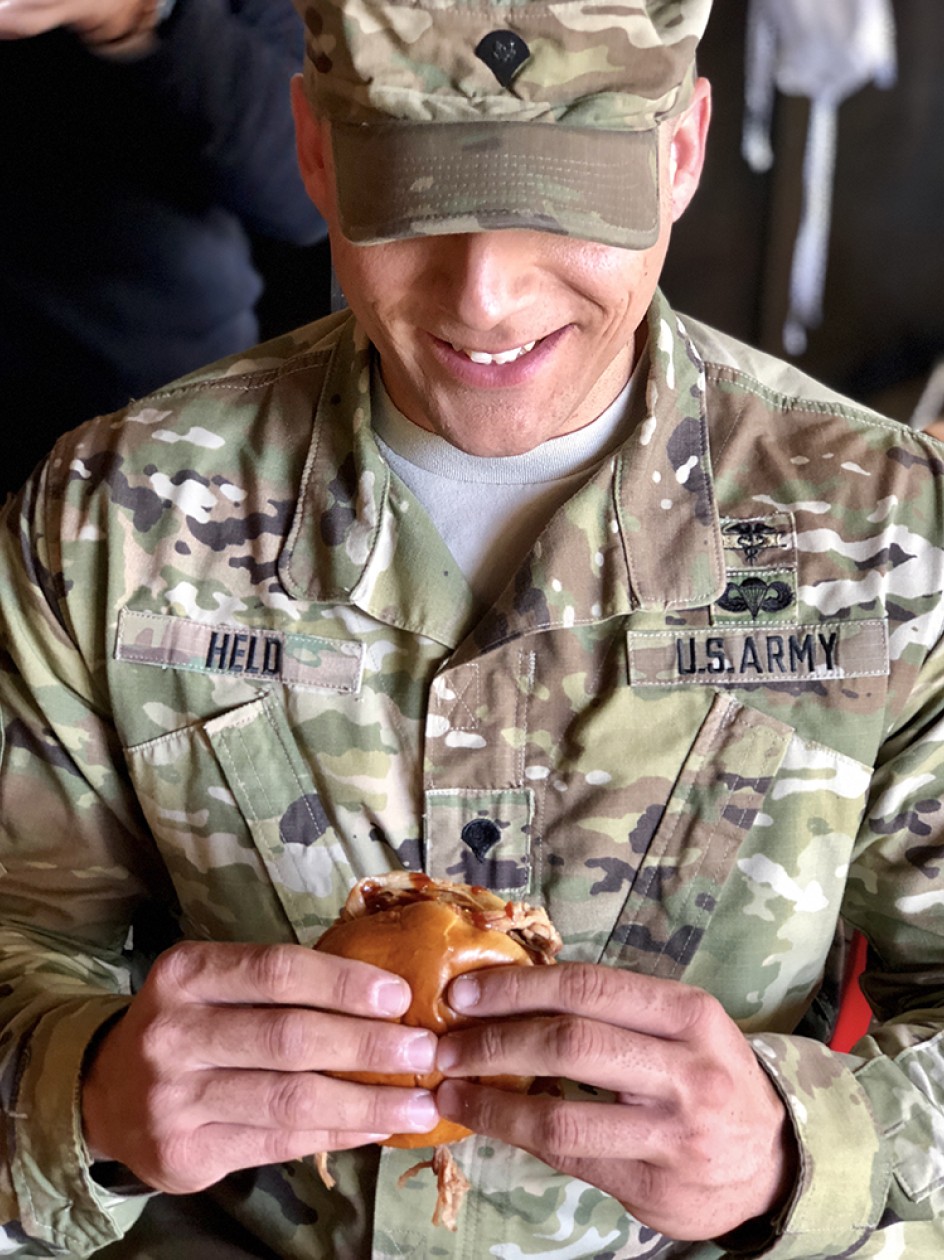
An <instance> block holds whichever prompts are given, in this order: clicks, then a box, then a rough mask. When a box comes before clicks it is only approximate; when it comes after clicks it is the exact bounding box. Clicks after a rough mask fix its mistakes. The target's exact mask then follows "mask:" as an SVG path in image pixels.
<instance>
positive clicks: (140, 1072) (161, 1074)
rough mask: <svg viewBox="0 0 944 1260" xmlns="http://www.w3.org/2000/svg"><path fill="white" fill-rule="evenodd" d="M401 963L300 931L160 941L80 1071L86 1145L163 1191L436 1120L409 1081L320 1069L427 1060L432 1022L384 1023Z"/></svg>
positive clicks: (427, 1099)
mask: <svg viewBox="0 0 944 1260" xmlns="http://www.w3.org/2000/svg"><path fill="white" fill-rule="evenodd" d="M409 1002H410V990H409V986H408V985H407V984H406V982H405V981H404V980H401V979H400V977H398V976H394V975H391V974H390V973H389V972H385V971H381V970H380V969H379V968H377V967H372V966H370V965H368V964H367V963H361V962H354V961H351V960H349V959H343V958H335V957H332V956H331V955H329V954H321V953H318V952H317V951H315V950H310V949H305V948H303V947H302V946H298V945H241V944H224V943H218V944H210V943H197V942H187V943H184V944H180V945H175V946H174V947H173V948H172V949H170V950H168V951H167V953H165V954H162V955H161V956H160V957H159V958H158V959H157V961H156V962H155V963H154V965H153V967H152V968H151V971H150V973H149V974H148V977H147V980H146V981H145V983H144V985H143V986H142V987H141V990H140V992H139V993H138V994H137V996H136V997H135V998H134V999H133V1001H132V1002H131V1005H130V1006H129V1008H128V1010H127V1011H126V1013H125V1014H124V1015H123V1016H122V1017H121V1019H120V1020H119V1021H118V1022H117V1023H116V1024H115V1025H114V1026H113V1027H112V1028H110V1029H109V1031H108V1032H107V1033H106V1034H105V1036H104V1037H103V1038H102V1040H101V1042H100V1043H99V1045H98V1047H97V1049H96V1052H95V1054H94V1057H93V1058H92V1061H91V1063H90V1064H89V1065H88V1066H87V1069H86V1074H85V1078H84V1081H83V1086H82V1114H83V1121H84V1125H85V1135H86V1140H87V1142H88V1145H89V1149H90V1150H91V1152H92V1154H93V1156H94V1157H95V1158H98V1159H109V1160H117V1161H118V1162H119V1163H122V1164H124V1165H125V1166H126V1167H128V1168H130V1169H131V1171H132V1172H133V1173H134V1174H135V1175H136V1176H137V1177H139V1178H140V1179H141V1180H142V1181H143V1182H145V1183H146V1184H147V1185H149V1186H153V1187H154V1188H155V1189H156V1190H163V1191H166V1192H168V1193H170V1194H186V1193H190V1192H192V1191H197V1190H202V1189H204V1188H205V1187H206V1186H209V1185H212V1184H213V1183H214V1182H216V1181H219V1180H220V1179H221V1178H222V1177H224V1176H226V1175H227V1174H228V1173H230V1172H233V1171H235V1170H236V1169H239V1168H250V1167H257V1166H259V1165H262V1164H270V1163H278V1162H281V1161H283V1160H290V1159H297V1158H299V1157H301V1156H304V1155H310V1154H312V1153H313V1152H316V1151H327V1150H341V1149H345V1148H348V1147H353V1146H360V1145H362V1144H364V1143H365V1142H372V1141H377V1140H378V1139H380V1138H382V1137H386V1136H389V1134H391V1133H407V1132H415V1133H423V1132H425V1131H426V1130H428V1129H431V1128H432V1127H433V1125H434V1124H435V1123H436V1120H437V1112H436V1106H435V1102H434V1100H433V1097H432V1095H431V1094H430V1093H429V1092H427V1091H426V1090H421V1089H401V1088H399V1087H394V1086H389V1085H362V1084H355V1083H353V1082H351V1081H343V1080H335V1079H333V1078H332V1077H330V1076H325V1075H323V1073H325V1072H338V1071H375V1072H385V1073H390V1072H400V1073H407V1074H412V1073H413V1072H426V1071H429V1070H430V1069H431V1068H432V1066H433V1061H434V1058H435V1053H436V1037H435V1036H434V1035H433V1033H431V1032H427V1031H426V1030H425V1029H418V1028H408V1027H406V1026H403V1025H400V1024H396V1023H391V1022H389V1021H390V1020H391V1019H392V1018H395V1017H397V1016H399V1015H402V1014H403V1012H404V1011H405V1010H406V1009H407V1007H408V1005H409Z"/></svg>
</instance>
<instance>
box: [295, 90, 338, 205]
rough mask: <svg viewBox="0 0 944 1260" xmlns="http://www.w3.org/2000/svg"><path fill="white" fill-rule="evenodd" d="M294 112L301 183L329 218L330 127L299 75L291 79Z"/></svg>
mask: <svg viewBox="0 0 944 1260" xmlns="http://www.w3.org/2000/svg"><path fill="white" fill-rule="evenodd" d="M292 113H293V114H294V116H295V149H296V152H297V154H298V169H299V170H300V171H301V175H302V183H303V184H304V185H305V190H306V191H307V193H308V196H309V197H310V198H311V199H312V201H313V202H314V203H315V205H316V207H317V208H318V210H320V211H321V214H322V217H325V218H326V217H327V214H326V210H327V203H328V182H329V180H328V170H327V165H326V146H327V143H328V136H327V124H326V123H324V122H322V121H321V120H320V119H318V118H316V117H315V116H314V114H313V113H312V112H311V106H310V105H309V104H308V97H307V96H306V95H305V89H304V87H303V86H302V76H301V75H300V74H296V75H295V76H294V78H293V79H292Z"/></svg>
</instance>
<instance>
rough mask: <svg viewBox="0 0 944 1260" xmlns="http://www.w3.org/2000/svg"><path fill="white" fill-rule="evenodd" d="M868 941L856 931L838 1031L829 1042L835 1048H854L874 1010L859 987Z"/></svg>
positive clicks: (842, 1049)
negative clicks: (870, 1007)
mask: <svg viewBox="0 0 944 1260" xmlns="http://www.w3.org/2000/svg"><path fill="white" fill-rule="evenodd" d="M866 949H867V945H866V941H865V937H864V936H862V935H861V933H859V932H856V934H855V936H854V937H853V939H852V950H851V958H850V960H849V971H848V973H847V975H846V981H845V984H844V986H843V995H842V1003H841V1005H840V1007H839V1019H838V1021H837V1023H836V1031H835V1032H834V1033H833V1039H832V1041H831V1042H830V1043H829V1045H830V1048H831V1049H833V1050H839V1051H843V1052H844V1051H846V1050H849V1049H851V1048H852V1046H854V1045H855V1043H856V1042H857V1041H858V1040H859V1038H860V1037H864V1036H865V1034H866V1032H867V1031H868V1027H869V1020H870V1019H871V1018H872V1012H871V1010H870V1009H869V1004H868V1002H866V1000H865V998H864V997H863V996H862V990H861V989H860V988H859V976H860V975H861V973H862V968H863V967H864V966H865V954H866Z"/></svg>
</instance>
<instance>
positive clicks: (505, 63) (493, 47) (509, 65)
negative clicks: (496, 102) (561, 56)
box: [475, 31, 531, 87]
mask: <svg viewBox="0 0 944 1260" xmlns="http://www.w3.org/2000/svg"><path fill="white" fill-rule="evenodd" d="M475 55H476V57H478V58H479V60H480V61H484V63H485V64H486V65H487V66H488V68H489V70H491V72H492V74H494V76H495V78H496V79H497V80H498V82H499V83H500V84H501V85H502V87H508V85H509V84H510V83H511V81H512V79H513V78H514V77H515V75H516V74H517V73H518V71H519V70H520V69H521V67H522V66H523V65H524V63H525V62H526V61H527V60H528V58H529V57H530V56H531V49H530V48H529V47H528V45H527V44H526V43H525V42H524V40H523V39H522V38H521V36H520V35H516V34H515V33H514V31H489V33H488V34H487V35H485V36H483V37H482V39H480V40H479V42H478V45H477V47H476V49H475Z"/></svg>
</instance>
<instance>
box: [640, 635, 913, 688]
mask: <svg viewBox="0 0 944 1260" xmlns="http://www.w3.org/2000/svg"><path fill="white" fill-rule="evenodd" d="M627 640H628V647H629V682H630V685H631V686H633V687H678V686H680V685H683V684H692V683H694V684H699V683H707V684H708V685H709V686H719V685H725V684H726V685H732V684H733V685H739V684H743V683H795V682H804V681H810V682H811V681H815V680H823V679H829V678H865V677H867V676H870V675H877V676H882V675H886V674H887V673H888V672H889V666H888V632H887V628H886V624H885V622H884V621H882V620H879V619H873V620H868V621H824V622H820V623H819V624H818V625H808V626H798V625H791V624H789V623H782V624H773V623H770V622H764V623H763V624H759V625H753V626H739V625H733V624H732V625H725V626H707V627H699V628H697V629H687V628H684V629H683V628H680V629H678V630H630V631H629V632H628V634H627Z"/></svg>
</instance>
